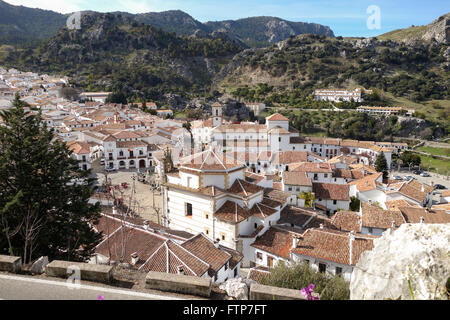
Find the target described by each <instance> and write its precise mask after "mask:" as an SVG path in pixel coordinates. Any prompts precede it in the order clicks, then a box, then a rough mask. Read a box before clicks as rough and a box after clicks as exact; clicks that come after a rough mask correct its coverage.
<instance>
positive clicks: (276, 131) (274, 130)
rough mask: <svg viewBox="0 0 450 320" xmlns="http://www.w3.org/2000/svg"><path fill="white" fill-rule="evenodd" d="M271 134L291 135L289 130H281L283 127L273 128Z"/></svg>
mask: <svg viewBox="0 0 450 320" xmlns="http://www.w3.org/2000/svg"><path fill="white" fill-rule="evenodd" d="M269 133H270V134H274V135H280V134H283V135H286V134H291V133H290V132H289V131H288V130H286V129H284V128H281V127H278V126H277V127H275V128H272V129H270V130H269Z"/></svg>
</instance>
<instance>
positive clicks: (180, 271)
mask: <svg viewBox="0 0 450 320" xmlns="http://www.w3.org/2000/svg"><path fill="white" fill-rule="evenodd" d="M177 273H178V274H179V275H185V273H184V267H183V266H178V267H177Z"/></svg>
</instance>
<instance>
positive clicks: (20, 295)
mask: <svg viewBox="0 0 450 320" xmlns="http://www.w3.org/2000/svg"><path fill="white" fill-rule="evenodd" d="M0 300H179V299H178V298H176V297H174V296H169V295H167V296H165V295H158V294H149V293H144V292H137V291H132V290H127V289H116V288H111V287H107V286H101V285H99V286H96V285H87V284H80V286H79V288H71V287H69V284H68V283H67V282H66V281H65V280H62V279H55V280H53V279H52V280H47V279H40V278H34V277H30V276H18V275H9V274H0Z"/></svg>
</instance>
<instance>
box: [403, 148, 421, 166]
mask: <svg viewBox="0 0 450 320" xmlns="http://www.w3.org/2000/svg"><path fill="white" fill-rule="evenodd" d="M400 160H402V162H403V163H405V164H406V165H407V166H408V167H409V170H411V167H412V166H418V165H420V164H421V163H422V159H421V158H420V156H419V155H418V154H415V153H412V152H410V151H404V152H403V153H402V155H401V156H400Z"/></svg>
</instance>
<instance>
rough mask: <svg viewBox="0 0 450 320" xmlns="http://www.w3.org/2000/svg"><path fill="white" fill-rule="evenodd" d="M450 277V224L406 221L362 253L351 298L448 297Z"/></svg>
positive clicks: (423, 298) (356, 267) (354, 276)
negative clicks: (447, 289) (447, 288)
mask: <svg viewBox="0 0 450 320" xmlns="http://www.w3.org/2000/svg"><path fill="white" fill-rule="evenodd" d="M449 277H450V224H422V223H419V224H404V225H402V226H401V227H400V228H398V229H397V230H395V231H392V230H388V231H386V232H384V233H383V235H382V237H380V238H378V239H376V240H375V241H374V248H373V249H372V250H371V251H366V252H364V253H363V254H362V255H361V258H360V259H359V261H358V263H357V265H356V266H355V268H354V270H353V273H352V277H351V283H350V299H351V300H384V299H399V298H400V299H402V300H410V299H416V300H430V299H448V295H447V294H448V293H446V292H447V291H446V283H447V281H448V278H449ZM410 286H411V289H410ZM411 292H412V293H411Z"/></svg>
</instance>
